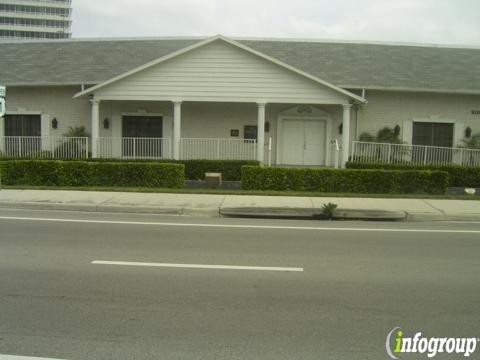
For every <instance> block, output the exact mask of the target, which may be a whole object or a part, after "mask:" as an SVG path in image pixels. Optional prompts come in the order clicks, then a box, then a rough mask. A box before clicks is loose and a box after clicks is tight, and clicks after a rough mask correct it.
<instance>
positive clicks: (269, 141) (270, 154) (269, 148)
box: [268, 137, 272, 167]
mask: <svg viewBox="0 0 480 360" xmlns="http://www.w3.org/2000/svg"><path fill="white" fill-rule="evenodd" d="M268 166H269V167H271V166H272V137H269V138H268Z"/></svg>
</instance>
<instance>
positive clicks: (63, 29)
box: [0, 0, 72, 40]
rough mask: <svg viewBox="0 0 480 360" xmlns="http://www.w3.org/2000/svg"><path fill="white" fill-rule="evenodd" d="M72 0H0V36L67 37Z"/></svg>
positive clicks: (15, 37)
mask: <svg viewBox="0 0 480 360" xmlns="http://www.w3.org/2000/svg"><path fill="white" fill-rule="evenodd" d="M71 13H72V0H0V40H1V39H26V40H29V39H66V38H70V37H71V35H72V34H71V32H70V27H71V23H72V22H71V20H70V16H71Z"/></svg>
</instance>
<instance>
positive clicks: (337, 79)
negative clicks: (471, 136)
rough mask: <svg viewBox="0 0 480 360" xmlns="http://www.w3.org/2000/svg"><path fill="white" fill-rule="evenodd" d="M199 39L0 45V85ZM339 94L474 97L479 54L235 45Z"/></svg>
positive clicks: (99, 71) (48, 77) (54, 76)
mask: <svg viewBox="0 0 480 360" xmlns="http://www.w3.org/2000/svg"><path fill="white" fill-rule="evenodd" d="M199 41H201V39H198V38H197V39H116V40H115V39H114V40H70V41H50V42H44V41H42V42H4V43H2V42H0V83H4V84H6V85H19V84H23V85H27V84H30V85H42V84H82V83H83V84H96V83H100V82H103V81H105V80H108V79H110V78H112V77H114V76H116V75H120V74H122V73H124V72H126V71H128V70H131V69H133V68H135V67H138V66H141V65H143V64H145V63H147V62H149V61H152V60H155V59H157V58H159V57H162V56H164V55H166V54H169V53H172V52H174V51H176V50H179V49H182V48H184V47H186V46H189V45H192V44H194V43H196V42H199ZM239 41H240V42H242V43H243V44H245V45H247V46H250V47H251V48H253V49H255V50H257V51H260V52H262V53H264V54H267V55H269V56H271V57H273V58H276V59H278V60H280V61H283V62H285V63H287V64H289V65H292V66H294V67H297V68H299V69H301V70H303V71H305V72H307V73H309V74H312V75H314V76H317V77H319V78H321V79H323V80H326V81H329V82H331V83H333V84H335V85H337V86H340V87H344V88H389V89H412V90H414V89H418V90H432V91H451V92H473V93H480V49H476V48H456V47H435V46H413V45H387V44H367V43H364V44H362V43H345V42H338V43H335V42H314V41H290V40H288V41H281V40H239Z"/></svg>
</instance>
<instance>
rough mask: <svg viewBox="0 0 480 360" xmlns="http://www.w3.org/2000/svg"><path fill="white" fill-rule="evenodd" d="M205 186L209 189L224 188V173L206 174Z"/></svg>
mask: <svg viewBox="0 0 480 360" xmlns="http://www.w3.org/2000/svg"><path fill="white" fill-rule="evenodd" d="M205 185H206V186H207V188H209V189H216V188H219V187H220V186H222V173H205Z"/></svg>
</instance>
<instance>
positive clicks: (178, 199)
mask: <svg viewBox="0 0 480 360" xmlns="http://www.w3.org/2000/svg"><path fill="white" fill-rule="evenodd" d="M327 203H334V204H337V205H338V209H337V211H336V212H335V218H336V219H363V220H397V221H442V220H457V221H458V220H460V221H480V201H473V200H472V201H468V200H422V199H381V198H378V199H377V198H331V197H325V198H323V197H288V196H244V195H196V194H161V193H122V192H94V191H53V190H1V191H0V207H2V208H28V209H45V210H75V211H99V212H100V211H103V212H132V213H150V214H176V215H195V216H210V217H218V216H235V217H242V216H251V217H280V218H281V217H285V218H315V217H318V216H319V215H321V214H322V206H323V205H324V204H327Z"/></svg>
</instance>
